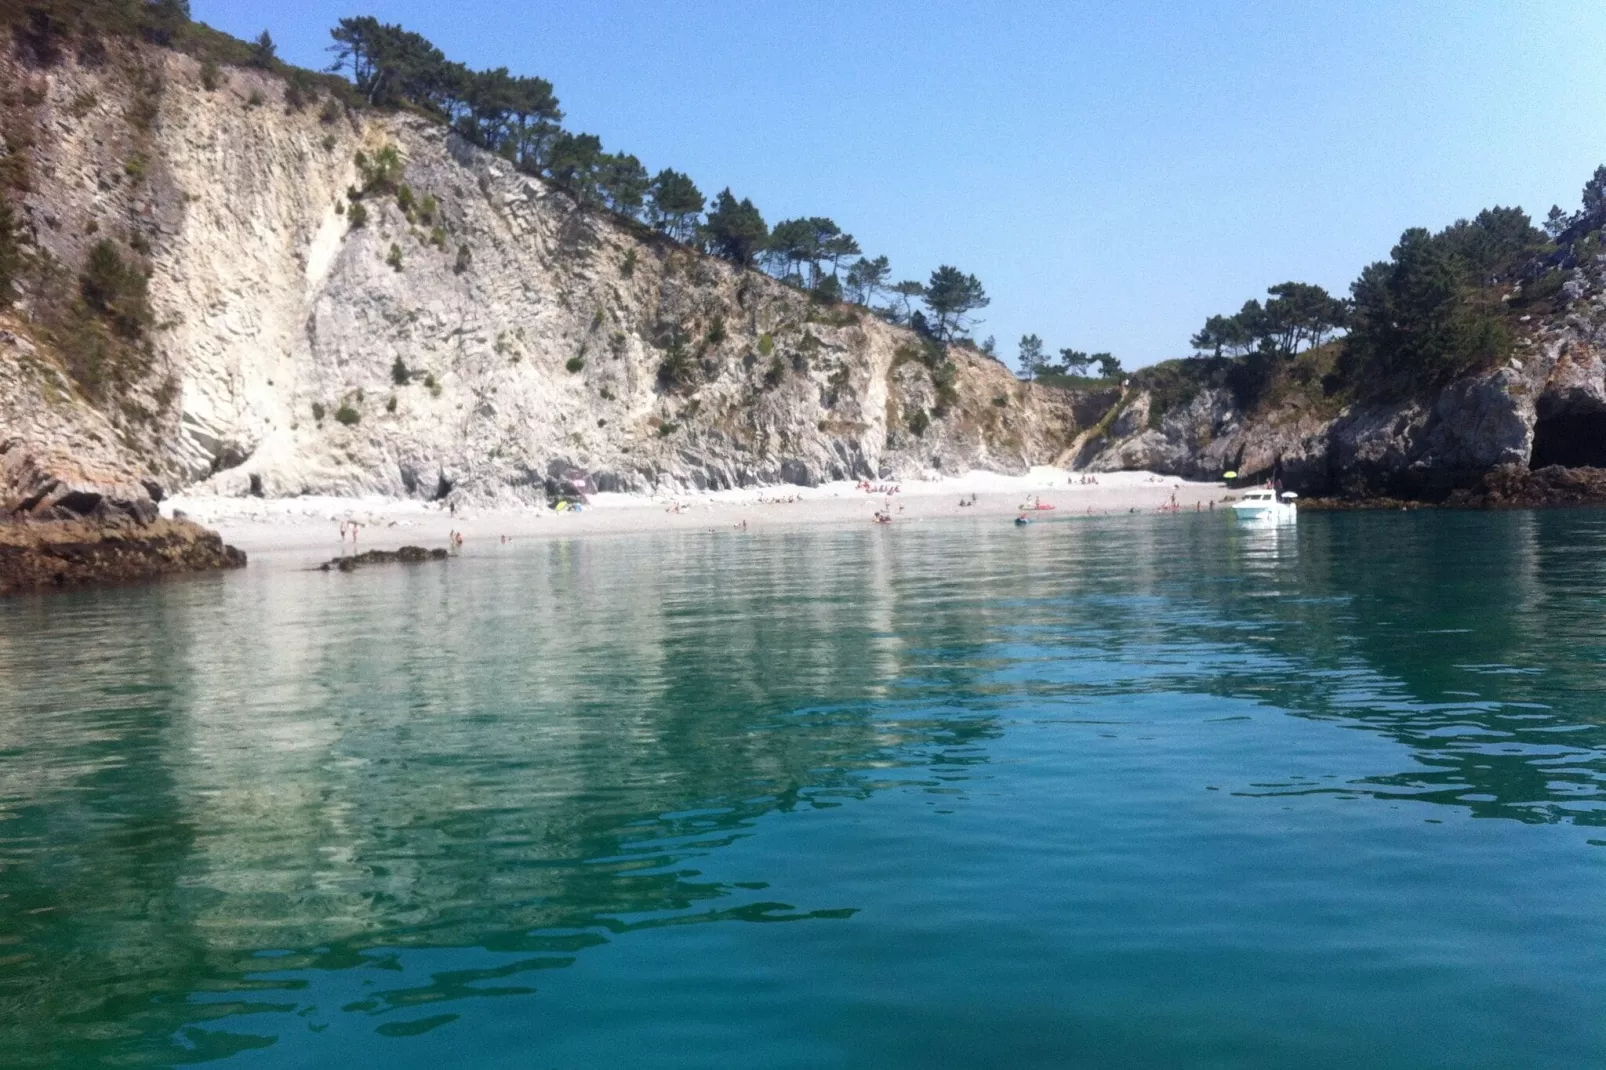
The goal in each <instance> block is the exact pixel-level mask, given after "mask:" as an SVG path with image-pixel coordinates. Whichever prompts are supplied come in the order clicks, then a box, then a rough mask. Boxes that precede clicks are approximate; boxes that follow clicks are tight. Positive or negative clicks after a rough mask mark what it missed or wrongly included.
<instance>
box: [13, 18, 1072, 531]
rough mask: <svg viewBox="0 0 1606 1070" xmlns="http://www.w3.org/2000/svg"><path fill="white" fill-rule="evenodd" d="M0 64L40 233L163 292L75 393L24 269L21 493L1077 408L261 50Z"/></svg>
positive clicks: (998, 449)
mask: <svg viewBox="0 0 1606 1070" xmlns="http://www.w3.org/2000/svg"><path fill="white" fill-rule="evenodd" d="M0 77H4V78H5V79H6V80H7V82H8V84H12V85H16V86H18V87H20V88H23V89H25V90H26V92H25V93H23V95H22V98H21V99H23V100H24V102H25V103H24V104H22V105H17V107H16V108H15V109H14V111H13V113H12V114H11V115H10V116H9V118H8V122H10V124H11V125H12V126H13V127H16V128H18V129H21V130H24V131H25V132H26V133H27V134H28V137H29V138H30V139H31V140H30V142H29V144H30V148H29V150H28V151H29V154H30V165H31V175H32V181H31V185H30V188H29V190H28V191H27V192H26V193H25V194H24V195H23V196H22V202H21V207H22V210H23V212H24V214H25V216H26V218H27V220H28V222H29V225H30V227H31V229H32V232H33V235H34V238H35V241H36V242H37V245H38V248H39V250H40V251H41V253H42V254H44V255H46V256H48V257H49V258H50V260H51V261H52V262H54V263H57V264H60V265H65V266H66V267H67V268H68V270H70V271H77V270H79V269H80V268H81V266H82V265H83V264H84V263H85V260H86V257H87V255H88V250H89V247H90V246H91V245H92V244H93V243H94V242H95V241H96V240H102V239H104V238H106V237H108V236H109V237H111V238H112V239H114V240H115V241H117V242H118V243H120V245H119V247H124V248H131V249H138V250H142V253H141V256H142V257H143V258H144V259H145V261H146V262H147V263H148V266H149V268H150V282H149V292H150V303H151V306H152V309H153V312H154V316H153V321H154V322H153V324H152V326H151V327H150V328H149V330H148V332H147V339H146V343H147V348H146V349H145V350H143V352H144V353H145V355H146V356H145V359H144V360H143V362H142V364H141V367H139V368H138V369H135V371H134V372H131V373H129V375H128V376H127V377H126V381H124V382H122V383H120V385H119V388H118V391H117V392H116V396H115V397H109V398H103V399H99V400H96V401H95V403H94V404H89V403H86V402H85V401H84V400H83V395H84V394H85V390H84V384H83V383H82V382H81V381H80V382H73V381H69V379H68V377H67V376H65V375H63V374H62V369H63V368H66V367H69V366H70V365H69V363H67V362H64V361H62V360H59V359H53V358H51V356H50V353H49V348H48V347H47V346H44V345H43V344H42V343H41V342H39V341H38V340H37V339H36V340H32V341H30V340H29V339H27V338H26V337H25V334H26V325H27V321H28V319H29V317H30V315H32V313H33V312H35V311H37V309H38V308H39V307H41V302H42V301H43V300H44V297H43V296H42V295H40V294H38V293H26V292H25V293H24V294H23V299H22V301H21V302H20V303H19V309H18V311H19V317H18V319H17V321H16V327H17V329H16V330H13V331H12V332H11V335H12V336H13V337H12V340H11V341H10V342H7V341H6V339H5V338H4V337H0V377H6V379H7V381H8V382H16V383H18V384H20V385H19V389H20V390H22V391H23V393H22V394H19V395H18V397H19V399H20V400H17V401H15V402H0V421H3V422H0V443H5V445H4V447H3V448H4V449H5V450H6V453H5V454H4V456H5V457H6V458H9V459H8V460H6V461H5V465H6V467H5V468H4V469H3V470H0V479H4V480H5V483H4V484H3V493H4V495H5V496H6V497H7V500H9V501H12V502H19V503H23V504H24V505H25V507H26V508H27V509H28V510H30V511H32V510H41V509H43V510H47V511H48V510H51V509H54V508H56V507H57V506H58V505H60V504H61V502H62V501H63V499H64V498H69V497H70V498H72V501H73V502H74V503H76V504H77V505H84V504H86V503H87V501H88V499H87V498H79V497H72V496H74V495H83V494H99V495H100V496H101V500H102V501H104V502H107V503H109V504H108V505H107V509H111V510H122V511H125V512H127V511H135V512H137V511H139V510H143V509H145V508H146V504H145V503H147V502H148V501H149V499H151V498H152V497H154V496H155V495H153V494H152V493H151V492H150V491H149V490H146V489H145V482H146V481H147V480H152V482H153V485H154V484H155V483H160V484H161V485H165V486H167V487H169V488H175V489H176V488H184V487H196V486H198V489H200V490H202V491H205V492H216V493H224V494H232V495H246V494H257V495H265V496H283V495H296V494H306V493H322V494H347V495H355V494H373V493H381V494H389V495H398V496H413V497H420V498H426V499H437V498H445V497H448V496H453V495H455V496H458V497H462V498H468V499H472V500H476V501H481V502H494V501H507V502H515V501H523V502H537V501H545V500H547V498H548V496H549V495H550V494H551V493H553V492H554V485H555V484H556V483H557V482H558V481H560V480H562V479H564V478H566V476H567V474H569V473H572V472H575V471H579V472H582V473H585V474H587V475H589V477H590V480H591V483H592V485H593V486H594V487H595V488H597V489H603V490H645V489H648V488H652V487H659V486H666V487H676V488H684V487H712V488H720V487H728V486H733V485H741V484H753V483H776V482H790V483H802V484H807V483H814V482H817V481H820V480H826V479H833V478H854V477H871V478H874V477H888V476H906V475H916V474H919V473H922V472H927V471H946V472H952V471H962V470H966V469H969V468H973V467H979V468H990V469H995V470H1002V471H1019V470H1022V469H1023V468H1024V467H1025V466H1027V465H1028V464H1031V463H1034V462H1046V461H1048V460H1051V459H1052V458H1053V457H1054V456H1056V455H1057V454H1058V453H1060V452H1061V451H1062V450H1063V449H1064V448H1065V446H1066V445H1067V444H1068V443H1069V442H1070V441H1071V440H1072V439H1073V438H1074V437H1075V435H1076V433H1077V432H1078V431H1079V430H1080V427H1079V425H1078V422H1077V415H1078V414H1077V409H1076V406H1077V399H1076V398H1074V397H1072V396H1070V395H1067V394H1065V393H1063V392H1061V391H1057V390H1053V389H1050V388H1045V387H1041V386H1036V385H1031V384H1022V383H1020V382H1017V381H1016V380H1015V378H1014V377H1013V376H1012V375H1011V374H1010V373H1009V372H1008V371H1007V369H1005V368H1004V367H1003V366H1002V365H1001V364H999V363H997V362H995V361H993V360H990V359H988V358H986V357H983V356H982V355H980V354H979V353H976V352H974V351H968V350H955V351H953V353H952V358H951V359H952V360H953V362H954V365H955V367H954V368H953V369H952V370H951V372H950V371H948V370H946V369H943V370H939V368H937V367H933V366H932V365H933V364H935V363H937V362H936V361H933V360H932V358H931V357H930V356H929V354H924V353H923V351H922V350H921V348H920V346H919V345H918V340H917V339H916V338H915V337H914V336H913V335H911V334H910V333H908V332H907V331H903V330H901V329H897V328H894V327H890V326H888V325H887V324H885V323H883V322H881V321H880V320H878V319H876V318H875V317H874V316H872V315H870V314H869V313H867V312H865V311H864V310H862V309H857V308H855V307H853V306H849V305H829V306H816V305H813V304H811V303H810V301H809V299H808V298H807V296H806V295H804V294H801V293H799V292H798V291H796V290H793V289H791V288H788V287H786V286H783V285H781V284H779V283H777V282H775V281H774V280H772V279H770V278H768V277H766V276H764V275H761V274H759V273H756V272H752V271H743V270H739V269H737V268H735V267H733V266H732V265H729V264H726V263H724V262H721V261H718V260H715V259H712V258H709V257H706V256H703V255H700V254H697V253H694V252H692V251H690V250H688V249H686V248H683V247H681V246H678V245H675V244H673V243H671V242H668V241H667V240H665V239H663V238H661V237H658V236H657V235H654V234H652V233H650V232H648V231H647V230H646V229H645V228H641V227H638V226H635V225H633V224H629V223H627V222H624V221H621V220H618V219H616V218H615V217H612V216H609V215H607V214H605V213H601V212H598V211H582V210H580V209H578V208H577V207H576V205H575V203H574V202H573V201H572V199H571V198H570V197H568V196H567V195H566V194H564V193H561V192H558V191H556V190H554V189H552V188H551V187H548V186H547V185H545V184H544V183H542V182H540V181H537V180H534V179H531V178H528V177H526V176H523V175H521V174H518V173H516V172H514V171H513V169H512V168H511V167H510V166H509V165H508V164H507V163H506V162H505V161H503V160H501V159H499V158H497V157H494V156H491V155H488V154H486V153H484V152H481V151H479V150H477V149H475V148H473V147H472V146H470V145H468V144H467V143H465V142H463V141H462V140H460V139H458V138H457V137H456V136H454V135H452V134H450V133H448V132H447V131H446V130H445V129H444V128H442V127H440V126H438V125H435V124H432V123H430V122H428V121H425V120H423V119H421V118H418V117H416V116H407V115H380V114H365V115H363V116H360V117H353V116H349V115H346V114H344V113H342V112H340V111H339V110H338V109H332V110H325V109H324V108H323V107H322V105H321V104H320V103H313V104H311V105H309V106H307V107H304V108H301V109H299V110H297V109H292V108H291V107H289V106H288V105H287V103H286V99H285V86H284V84H283V83H282V82H280V81H279V80H278V79H276V78H274V77H271V76H269V75H266V74H264V73H262V72H258V71H252V70H235V69H225V70H224V72H223V84H222V85H220V86H219V87H218V88H217V89H215V90H212V91H208V90H207V89H205V88H204V87H203V86H202V83H201V78H200V70H199V66H198V64H197V63H196V62H195V61H194V60H192V59H190V58H189V57H187V56H183V55H179V54H176V53H171V52H166V51H163V50H159V49H145V48H138V49H131V50H128V51H124V52H119V51H115V50H114V52H113V54H112V56H111V58H110V59H109V60H108V61H107V62H105V63H103V64H101V65H99V66H96V67H83V66H74V65H73V64H72V62H71V61H70V60H69V61H68V62H67V63H66V64H65V65H64V66H61V67H57V68H52V69H49V70H43V71H40V70H32V69H25V68H22V67H19V66H16V65H15V64H14V61H12V60H10V59H5V60H0ZM30 102H31V103H30ZM133 115H140V116H142V117H143V118H142V121H141V122H139V123H135V122H133V121H132V120H131V119H130V116H133ZM387 148H394V149H395V150H397V151H398V152H399V153H400V156H401V158H402V160H403V163H404V166H403V175H402V179H401V183H402V184H404V185H405V193H404V192H402V189H401V186H400V185H393V186H391V187H390V188H383V187H382V188H377V189H372V190H370V191H368V192H366V193H364V194H363V195H362V196H361V199H360V201H358V200H353V199H352V197H351V196H350V195H349V194H350V193H351V192H352V191H355V190H357V189H358V188H359V187H362V186H364V185H365V175H364V173H363V172H362V171H361V170H360V169H359V167H358V165H357V162H356V161H357V157H358V153H366V154H367V155H368V157H369V158H373V157H374V156H375V154H377V153H379V152H381V151H383V150H385V149H387ZM359 204H360V209H361V211H360V213H359V212H358V211H357V208H358V205H359ZM359 214H360V215H361V216H363V217H364V218H363V219H362V220H361V222H360V225H359V221H358V219H357V218H356V217H357V216H358V215H359ZM24 346H31V347H33V348H34V350H35V352H34V354H33V355H32V356H28V355H25V354H24V353H23V352H22V348H21V347H24ZM948 375H951V376H952V383H951V386H950V385H947V384H946V383H945V382H944V377H945V376H948ZM86 443H89V444H90V446H89V448H88V449H87V450H86V449H85V448H83V447H84V446H85V444H86ZM147 473H149V475H148V474H147ZM159 493H160V490H159V488H158V489H157V491H156V494H159Z"/></svg>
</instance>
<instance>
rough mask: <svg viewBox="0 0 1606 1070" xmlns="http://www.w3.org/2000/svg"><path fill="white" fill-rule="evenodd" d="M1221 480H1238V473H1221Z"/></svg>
mask: <svg viewBox="0 0 1606 1070" xmlns="http://www.w3.org/2000/svg"><path fill="white" fill-rule="evenodd" d="M1221 478H1222V479H1237V478H1238V473H1237V472H1223V473H1221Z"/></svg>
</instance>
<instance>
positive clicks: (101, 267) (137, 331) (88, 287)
mask: <svg viewBox="0 0 1606 1070" xmlns="http://www.w3.org/2000/svg"><path fill="white" fill-rule="evenodd" d="M149 288H150V281H149V279H148V278H147V277H146V275H145V273H144V272H143V271H141V270H140V269H139V267H138V266H137V265H134V264H130V263H128V262H127V261H125V260H124V259H123V257H122V254H121V253H119V252H118V251H117V246H116V245H115V244H114V243H113V242H112V241H111V239H109V238H102V239H101V240H100V241H98V242H96V243H95V246H94V248H92V249H90V250H89V259H88V261H87V262H86V263H85V265H84V271H83V274H82V275H80V276H79V277H78V289H79V293H81V294H82V295H83V298H84V303H85V304H87V305H88V306H89V307H90V308H91V309H92V310H94V311H95V312H96V313H98V314H99V315H100V316H101V317H102V318H103V319H105V320H106V322H107V323H109V324H110V325H111V326H112V328H113V329H114V330H116V332H117V333H118V334H120V335H122V336H123V337H125V338H137V337H139V336H140V335H141V334H142V333H144V330H145V328H146V327H148V326H149V325H150V323H151V320H152V314H151V306H150V296H149Z"/></svg>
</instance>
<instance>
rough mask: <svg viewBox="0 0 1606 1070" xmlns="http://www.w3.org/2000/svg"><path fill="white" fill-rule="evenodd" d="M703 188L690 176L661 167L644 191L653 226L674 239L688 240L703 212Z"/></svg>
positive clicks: (695, 229) (694, 231)
mask: <svg viewBox="0 0 1606 1070" xmlns="http://www.w3.org/2000/svg"><path fill="white" fill-rule="evenodd" d="M703 201H704V199H703V191H702V190H700V189H698V188H697V183H695V182H693V181H692V180H691V176H689V175H683V174H681V173H680V172H679V171H675V170H672V169H671V168H668V167H666V168H664V169H663V170H662V171H659V172H658V174H657V175H655V176H654V177H653V180H652V187H651V189H649V190H648V191H647V213H648V216H649V217H650V218H651V220H652V225H653V226H654V227H656V228H658V230H659V231H661V232H663V233H664V234H667V235H669V236H670V237H671V238H674V239H676V240H677V241H690V240H691V238H692V236H693V235H694V234H695V233H696V231H697V217H698V216H700V215H702V213H703Z"/></svg>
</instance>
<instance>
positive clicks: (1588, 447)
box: [1528, 412, 1606, 468]
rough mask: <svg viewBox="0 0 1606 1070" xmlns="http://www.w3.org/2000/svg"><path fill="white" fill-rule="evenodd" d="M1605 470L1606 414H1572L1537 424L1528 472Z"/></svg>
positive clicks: (1535, 425) (1551, 418)
mask: <svg viewBox="0 0 1606 1070" xmlns="http://www.w3.org/2000/svg"><path fill="white" fill-rule="evenodd" d="M1553 464H1559V465H1561V466H1562V467H1564V468H1584V467H1588V468H1606V412H1569V413H1563V414H1561V415H1558V416H1547V417H1545V418H1544V419H1541V420H1539V421H1538V422H1536V423H1535V424H1534V448H1533V453H1532V454H1531V455H1530V457H1529V460H1528V467H1529V468H1546V467H1548V466H1550V465H1553Z"/></svg>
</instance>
